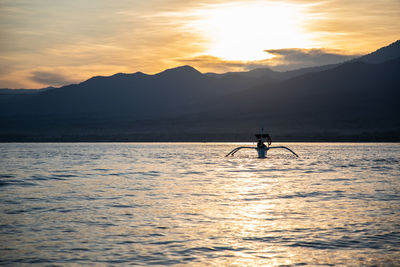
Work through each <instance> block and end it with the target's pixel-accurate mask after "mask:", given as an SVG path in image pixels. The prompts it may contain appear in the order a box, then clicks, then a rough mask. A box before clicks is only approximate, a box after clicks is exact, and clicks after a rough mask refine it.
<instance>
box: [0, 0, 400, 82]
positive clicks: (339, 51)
mask: <svg viewBox="0 0 400 267" xmlns="http://www.w3.org/2000/svg"><path fill="white" fill-rule="evenodd" d="M399 21H400V1H399V0H379V1H376V0H374V1H369V0H353V1H347V0H322V1H306V0H287V1H250V0H249V1H243V0H242V1H239V0H238V1H224V0H214V1H207V0H199V1H187V0H146V1H143V0H118V1H110V0H70V1H62V0H35V1H32V0H0V36H1V38H0V88H43V87H47V86H62V85H66V84H69V83H76V82H81V81H83V80H86V79H88V78H90V77H92V76H96V75H112V74H114V73H118V72H124V73H133V72H137V71H142V72H145V73H157V72H160V71H162V70H164V69H166V68H172V67H176V66H180V65H191V66H193V67H195V68H196V69H198V70H199V71H201V72H226V71H240V70H248V69H252V68H257V67H271V68H272V69H276V70H286V69H290V68H297V67H302V66H312V65H322V64H327V63H334V62H340V61H344V60H346V59H349V58H351V57H352V56H355V55H361V54H365V53H369V52H372V51H374V50H376V49H378V48H380V47H382V46H386V45H389V44H390V43H392V42H394V41H396V40H397V39H400V38H399V36H400V23H399Z"/></svg>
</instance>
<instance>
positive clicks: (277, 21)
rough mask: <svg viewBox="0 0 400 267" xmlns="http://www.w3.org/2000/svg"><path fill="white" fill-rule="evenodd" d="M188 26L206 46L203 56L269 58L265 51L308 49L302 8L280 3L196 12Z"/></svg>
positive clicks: (258, 3)
mask: <svg viewBox="0 0 400 267" xmlns="http://www.w3.org/2000/svg"><path fill="white" fill-rule="evenodd" d="M196 13H197V14H196V15H198V16H199V17H200V19H199V20H197V21H196V22H194V23H193V24H192V26H194V27H195V28H196V30H197V31H200V32H202V34H203V35H204V38H205V39H206V40H207V42H208V45H209V46H208V49H207V51H206V53H207V54H209V55H212V56H216V57H219V58H223V59H226V60H242V61H251V60H261V59H267V58H270V57H272V56H271V55H270V54H268V53H266V52H264V50H266V49H280V48H294V47H295V48H308V47H311V46H312V42H311V40H310V38H309V36H308V35H307V33H306V32H305V30H304V24H305V22H306V19H307V18H306V14H305V9H304V7H303V6H299V5H294V4H283V3H276V2H271V3H266V2H255V3H250V4H249V3H237V4H230V5H218V6H214V7H212V8H207V9H204V10H201V11H198V12H196Z"/></svg>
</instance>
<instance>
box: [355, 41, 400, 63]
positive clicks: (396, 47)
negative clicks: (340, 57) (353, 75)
mask: <svg viewBox="0 0 400 267" xmlns="http://www.w3.org/2000/svg"><path fill="white" fill-rule="evenodd" d="M399 55H400V40H397V41H396V42H394V43H392V44H390V45H388V46H385V47H382V48H380V49H378V50H376V51H375V52H372V53H370V54H368V55H365V56H362V57H360V58H357V59H354V61H362V62H365V63H372V64H377V63H383V62H385V61H388V60H392V59H395V58H397V57H399Z"/></svg>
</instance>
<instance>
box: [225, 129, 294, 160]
mask: <svg viewBox="0 0 400 267" xmlns="http://www.w3.org/2000/svg"><path fill="white" fill-rule="evenodd" d="M255 136H256V137H257V139H258V142H257V147H250V146H239V147H237V148H235V149H234V150H232V151H231V152H229V153H228V154H226V156H225V157H228V156H233V155H235V153H236V152H238V151H239V150H240V149H255V150H257V153H258V157H259V158H265V157H266V155H267V151H268V150H270V149H276V148H281V149H286V150H288V151H290V152H292V154H293V155H295V156H296V157H299V156H298V155H297V154H296V153H294V151H293V150H291V149H290V148H288V147H285V146H271V143H272V140H271V137H270V136H269V134H263V128H261V134H255ZM263 138H265V139H266V140H267V145H265V144H264V141H263Z"/></svg>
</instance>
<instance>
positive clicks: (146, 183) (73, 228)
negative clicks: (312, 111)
mask: <svg viewBox="0 0 400 267" xmlns="http://www.w3.org/2000/svg"><path fill="white" fill-rule="evenodd" d="M237 145H238V144H221V143H220V144H199V143H196V144H190V143H187V144H166V143H163V144H156V143H155V144H123V143H120V144H118V143H115V144H77V143H75V144H1V145H0V156H1V159H2V164H1V166H0V173H1V180H0V182H1V183H0V185H1V186H0V204H1V205H0V219H1V222H2V225H1V227H0V240H2V242H1V245H0V254H1V255H2V257H1V258H0V264H8V265H15V264H30V263H36V264H42V265H46V264H47V265H70V264H76V265H85V264H89V265H100V266H102V265H104V266H108V265H128V264H137V265H178V266H181V265H187V266H193V265H195V266H257V265H258V266H282V265H293V266H296V265H307V264H309V265H323V266H326V265H343V266H360V265H378V266H379V265H386V266H396V265H399V264H400V261H399V259H400V250H399V247H400V231H399V229H400V197H399V196H400V192H399V189H398V188H400V187H399V186H400V184H399V183H400V181H399V179H398V177H399V176H400V167H399V166H400V164H399V163H400V146H399V145H398V144H306V143H299V144H295V143H292V144H286V145H288V146H289V147H290V148H292V149H293V150H295V151H296V153H298V154H299V155H300V158H295V157H293V156H291V155H290V154H287V153H285V152H284V151H271V152H270V154H269V155H268V158H267V159H257V158H256V155H255V154H256V153H255V151H240V152H238V153H237V154H236V155H235V157H231V158H225V157H224V155H225V154H226V153H227V152H229V151H230V150H231V149H233V148H234V147H235V146H237Z"/></svg>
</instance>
